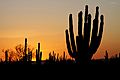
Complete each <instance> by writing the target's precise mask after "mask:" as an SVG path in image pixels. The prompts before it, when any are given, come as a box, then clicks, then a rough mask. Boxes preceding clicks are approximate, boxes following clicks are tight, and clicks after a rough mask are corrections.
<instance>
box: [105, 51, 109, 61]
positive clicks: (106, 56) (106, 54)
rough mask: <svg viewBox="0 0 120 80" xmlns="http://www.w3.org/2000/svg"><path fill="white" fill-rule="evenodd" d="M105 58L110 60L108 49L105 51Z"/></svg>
mask: <svg viewBox="0 0 120 80" xmlns="http://www.w3.org/2000/svg"><path fill="white" fill-rule="evenodd" d="M105 60H108V52H107V50H106V51H105Z"/></svg>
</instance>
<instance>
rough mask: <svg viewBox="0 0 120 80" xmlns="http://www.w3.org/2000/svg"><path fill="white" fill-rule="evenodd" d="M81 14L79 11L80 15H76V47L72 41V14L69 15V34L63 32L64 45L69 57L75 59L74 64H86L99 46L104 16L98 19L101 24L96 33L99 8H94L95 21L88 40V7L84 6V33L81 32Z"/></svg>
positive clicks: (89, 23)
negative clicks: (64, 37)
mask: <svg viewBox="0 0 120 80" xmlns="http://www.w3.org/2000/svg"><path fill="white" fill-rule="evenodd" d="M82 14H83V13H82V11H80V13H79V14H78V35H77V36H76V45H75V40H74V32H73V21H72V14H70V15H69V33H68V29H66V31H65V34H66V44H67V49H68V53H69V55H70V56H71V57H73V58H75V60H76V62H78V63H79V62H80V63H88V62H89V61H90V60H91V58H92V56H93V54H94V53H95V52H96V51H97V49H98V47H99V45H100V42H101V38H102V33H103V24H104V16H103V15H101V17H100V20H101V22H100V28H99V33H98V23H99V19H98V18H99V7H96V14H95V19H94V20H93V29H92V36H91V39H90V34H91V14H88V5H86V6H85V17H84V32H82V25H83V19H82ZM83 33H84V35H83ZM69 34H70V36H69ZM69 37H70V40H69ZM90 40H91V42H90Z"/></svg>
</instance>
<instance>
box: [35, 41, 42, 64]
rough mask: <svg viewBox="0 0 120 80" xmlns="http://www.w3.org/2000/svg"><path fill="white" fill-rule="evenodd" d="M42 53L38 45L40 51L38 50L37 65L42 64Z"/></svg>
mask: <svg viewBox="0 0 120 80" xmlns="http://www.w3.org/2000/svg"><path fill="white" fill-rule="evenodd" d="M41 59H42V52H40V43H38V49H36V63H41V61H42V60H41Z"/></svg>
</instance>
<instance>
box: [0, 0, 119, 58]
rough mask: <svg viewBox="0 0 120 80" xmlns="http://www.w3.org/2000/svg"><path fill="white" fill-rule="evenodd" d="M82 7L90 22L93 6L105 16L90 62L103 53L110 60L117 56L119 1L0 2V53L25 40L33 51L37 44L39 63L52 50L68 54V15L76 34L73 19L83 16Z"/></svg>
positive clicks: (1, 0)
mask: <svg viewBox="0 0 120 80" xmlns="http://www.w3.org/2000/svg"><path fill="white" fill-rule="evenodd" d="M86 4H87V5H88V6H89V13H91V14H92V20H93V18H94V13H95V7H96V6H99V7H100V14H103V15H104V16H105V24H104V33H103V38H102V42H101V45H100V47H99V49H98V51H97V52H96V54H95V55H94V58H103V57H104V54H105V50H108V53H109V54H110V55H111V56H112V55H114V54H117V53H119V52H120V37H119V36H120V31H119V30H120V20H119V19H120V0H0V52H1V51H2V49H7V48H14V46H16V45H17V44H24V38H28V44H29V45H32V46H33V47H35V48H36V47H37V43H38V42H40V43H41V50H42V52H43V59H46V58H48V54H49V52H52V51H53V50H54V51H55V52H56V53H60V54H61V55H62V54H63V51H65V52H66V54H68V52H67V48H66V43H65V29H67V28H68V15H69V14H70V13H72V14H73V17H74V32H75V34H77V15H78V12H79V11H83V12H84V8H85V5H86ZM2 56H3V54H2V52H1V53H0V57H2Z"/></svg>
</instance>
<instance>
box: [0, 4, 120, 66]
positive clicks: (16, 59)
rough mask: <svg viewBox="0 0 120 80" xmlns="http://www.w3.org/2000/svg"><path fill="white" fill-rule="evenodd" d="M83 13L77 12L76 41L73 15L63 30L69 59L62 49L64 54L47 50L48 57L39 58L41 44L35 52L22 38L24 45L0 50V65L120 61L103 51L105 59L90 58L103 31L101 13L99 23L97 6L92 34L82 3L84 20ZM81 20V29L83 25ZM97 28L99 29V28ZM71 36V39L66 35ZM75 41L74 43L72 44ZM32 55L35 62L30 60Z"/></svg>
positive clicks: (119, 58) (89, 17) (86, 10)
mask: <svg viewBox="0 0 120 80" xmlns="http://www.w3.org/2000/svg"><path fill="white" fill-rule="evenodd" d="M82 15H83V12H82V11H80V13H79V14H78V35H77V36H76V43H75V40H74V32H73V21H72V14H70V15H69V32H68V29H66V31H65V34H66V44H67V50H68V53H69V55H70V56H71V57H72V58H67V56H66V53H65V52H64V51H63V55H60V54H59V53H55V52H54V51H53V52H52V53H51V52H50V53H49V58H48V59H46V60H42V55H43V53H42V51H41V49H40V47H41V46H40V43H38V48H37V49H36V52H33V48H32V49H31V48H30V47H29V46H28V41H27V38H25V43H24V46H22V45H21V44H20V45H17V46H16V47H15V50H12V49H7V50H3V52H4V54H5V60H4V61H3V60H2V59H0V63H1V64H12V63H13V64H36V65H37V64H39V65H47V64H79V63H80V64H86V63H87V64H120V53H119V56H118V54H116V55H115V56H112V57H109V53H108V51H107V50H106V51H105V56H104V59H92V56H93V54H95V52H96V51H97V49H98V47H99V46H100V42H101V39H102V34H103V25H104V16H103V15H101V17H100V27H98V25H99V7H96V14H95V19H94V20H93V27H92V35H90V34H91V14H88V5H86V6H85V16H84V21H83V19H82ZM83 22H84V31H82V30H83V29H82V26H83ZM98 30H99V31H98ZM69 37H70V38H69ZM75 44H76V45H75ZM34 55H35V59H36V61H32V59H33V56H34Z"/></svg>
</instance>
